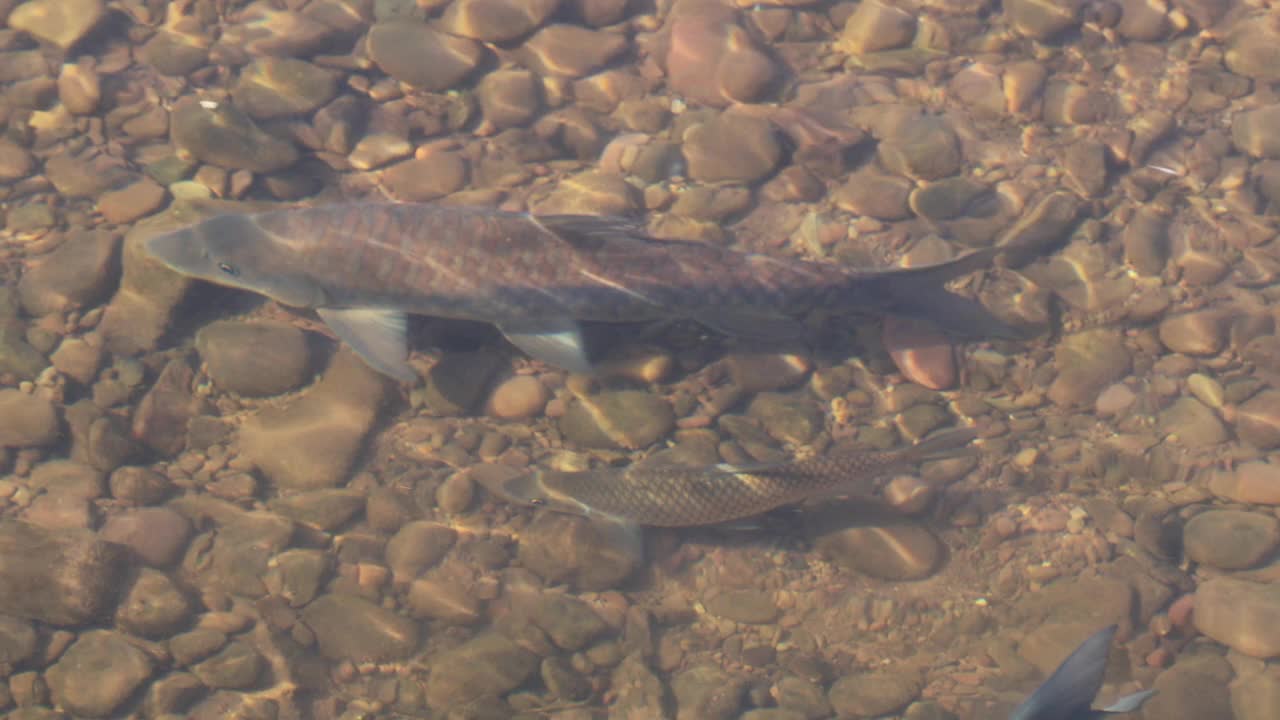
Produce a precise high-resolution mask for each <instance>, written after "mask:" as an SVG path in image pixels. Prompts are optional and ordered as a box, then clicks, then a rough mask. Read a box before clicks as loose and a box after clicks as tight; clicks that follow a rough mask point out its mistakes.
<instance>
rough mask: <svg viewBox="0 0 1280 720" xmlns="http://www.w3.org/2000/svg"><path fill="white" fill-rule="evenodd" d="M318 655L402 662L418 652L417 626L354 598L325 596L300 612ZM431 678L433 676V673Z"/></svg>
mask: <svg viewBox="0 0 1280 720" xmlns="http://www.w3.org/2000/svg"><path fill="white" fill-rule="evenodd" d="M302 621H303V622H305V623H306V624H307V626H308V627H310V628H311V630H312V632H314V633H315V634H316V640H317V642H319V644H320V652H321V654H323V655H324V656H325V657H327V658H329V659H331V660H350V661H352V662H386V661H389V660H402V659H404V658H406V657H409V655H411V654H413V652H414V651H415V650H417V649H418V624H417V623H416V622H414V621H412V620H410V619H409V618H407V617H404V616H403V615H400V614H398V613H394V612H392V611H390V610H388V609H386V608H384V607H381V606H379V605H375V604H373V603H371V602H369V601H368V600H365V599H364V598H361V597H355V596H353V595H325V596H324V597H321V598H319V599H317V600H315V601H313V602H312V603H311V604H310V605H308V606H307V607H306V609H304V610H303V611H302ZM433 677H434V673H433Z"/></svg>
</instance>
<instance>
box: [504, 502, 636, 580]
mask: <svg viewBox="0 0 1280 720" xmlns="http://www.w3.org/2000/svg"><path fill="white" fill-rule="evenodd" d="M517 557H518V558H519V560H520V563H521V564H523V565H524V566H525V567H527V568H529V569H530V570H532V571H533V572H535V573H537V574H538V575H539V576H541V577H542V578H543V579H544V580H546V581H547V582H548V583H552V584H559V583H567V584H569V585H571V586H572V587H573V588H575V589H577V590H608V589H610V588H614V587H617V585H618V584H619V583H621V582H622V581H623V580H625V579H626V578H627V576H629V575H630V574H631V573H632V572H633V571H634V570H635V569H636V568H637V567H638V566H639V565H640V548H639V547H638V546H637V545H636V544H634V543H633V542H632V539H630V538H623V537H618V536H614V535H611V534H609V533H605V532H602V530H601V528H600V527H599V526H597V525H594V524H592V523H590V522H588V521H587V519H586V518H581V517H576V516H573V515H564V514H560V513H542V514H540V515H538V516H537V517H535V518H534V519H533V522H532V523H530V524H529V527H528V528H526V529H525V530H524V532H523V533H521V535H520V545H519V549H518V550H517Z"/></svg>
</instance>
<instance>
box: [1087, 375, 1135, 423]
mask: <svg viewBox="0 0 1280 720" xmlns="http://www.w3.org/2000/svg"><path fill="white" fill-rule="evenodd" d="M1137 399H1138V396H1137V394H1135V393H1134V392H1133V390H1130V389H1129V386H1128V385H1125V384H1124V383H1115V384H1113V385H1108V386H1107V388H1106V389H1105V390H1103V391H1102V392H1100V393H1098V399H1097V400H1096V401H1095V402H1094V411H1095V412H1096V413H1097V414H1098V415H1099V416H1100V417H1116V416H1119V415H1122V414H1123V413H1125V412H1126V411H1128V410H1129V408H1131V407H1133V403H1134V402H1136V401H1137Z"/></svg>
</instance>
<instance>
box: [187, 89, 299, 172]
mask: <svg viewBox="0 0 1280 720" xmlns="http://www.w3.org/2000/svg"><path fill="white" fill-rule="evenodd" d="M170 124H171V126H172V134H173V144H174V146H175V147H176V148H177V149H178V150H179V152H181V153H185V154H186V155H188V156H190V157H191V158H193V159H195V160H198V161H200V162H204V163H209V164H210V165H216V166H218V167H221V168H226V169H228V170H250V171H252V172H257V173H269V172H275V171H277V170H283V169H284V168H287V167H289V166H290V165H293V164H294V163H295V162H297V161H298V157H299V154H298V149H297V147H295V146H294V145H293V143H292V142H290V141H289V140H284V139H281V138H278V137H276V136H274V135H271V134H268V133H266V132H264V131H263V130H262V129H261V128H259V127H258V126H257V125H255V124H254V122H253V120H251V119H250V118H249V116H248V115H246V114H244V112H243V111H241V110H239V109H237V108H236V107H235V106H234V105H233V104H231V103H229V102H217V101H204V102H203V103H202V102H201V101H200V100H198V99H197V98H194V97H186V98H183V99H181V100H179V101H178V102H177V103H175V104H174V106H173V111H172V114H171V115H170Z"/></svg>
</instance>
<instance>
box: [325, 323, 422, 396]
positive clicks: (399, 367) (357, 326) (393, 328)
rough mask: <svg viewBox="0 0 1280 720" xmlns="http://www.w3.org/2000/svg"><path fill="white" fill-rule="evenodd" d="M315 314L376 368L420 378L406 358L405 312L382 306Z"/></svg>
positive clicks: (410, 379)
mask: <svg viewBox="0 0 1280 720" xmlns="http://www.w3.org/2000/svg"><path fill="white" fill-rule="evenodd" d="M316 314H318V315H319V316H320V319H322V320H324V322H325V324H326V325H328V326H329V329H331V330H333V332H334V334H335V335H337V336H338V337H339V338H341V339H342V341H343V342H345V343H346V344H348V345H350V346H351V349H352V350H355V351H356V354H358V355H359V356H360V357H361V358H363V359H364V361H365V362H367V363H369V366H370V367H372V368H373V369H374V370H377V371H378V372H380V373H382V374H384V375H388V376H390V377H393V378H395V379H396V380H399V381H400V382H402V383H415V382H417V381H418V375H417V373H415V372H414V371H413V369H412V368H410V367H409V363H408V362H406V360H407V358H408V357H409V348H408V345H407V342H406V340H405V332H406V327H407V326H408V319H407V318H406V317H405V314H404V313H403V312H400V311H399V310H386V309H379V308H320V309H318V310H316Z"/></svg>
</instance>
